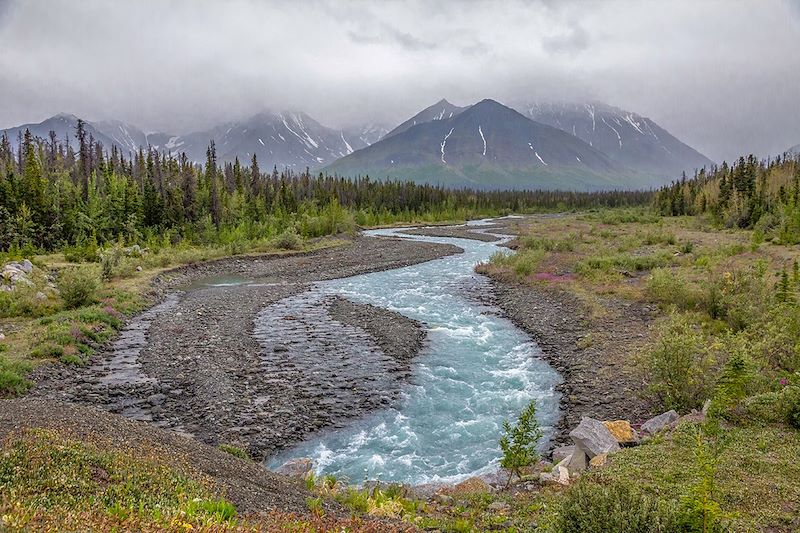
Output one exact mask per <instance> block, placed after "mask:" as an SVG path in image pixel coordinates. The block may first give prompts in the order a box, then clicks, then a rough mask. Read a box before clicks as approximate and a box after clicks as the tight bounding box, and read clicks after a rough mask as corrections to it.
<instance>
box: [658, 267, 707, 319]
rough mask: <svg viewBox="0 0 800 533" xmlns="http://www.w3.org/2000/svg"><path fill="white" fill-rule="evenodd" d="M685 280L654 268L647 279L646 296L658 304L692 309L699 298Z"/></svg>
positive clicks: (672, 273)
mask: <svg viewBox="0 0 800 533" xmlns="http://www.w3.org/2000/svg"><path fill="white" fill-rule="evenodd" d="M697 292H698V291H697V290H696V289H695V288H694V286H692V285H690V284H689V283H688V282H687V280H686V279H684V278H683V277H681V276H679V275H677V274H675V273H674V272H672V271H671V270H669V269H666V268H656V269H654V270H653V271H652V273H651V274H650V277H649V278H648V279H647V294H648V296H650V298H651V299H652V300H653V301H655V302H658V303H663V304H671V305H675V306H677V307H678V308H679V309H694V308H695V307H696V306H697V304H698V300H700V297H699V296H698V293H697Z"/></svg>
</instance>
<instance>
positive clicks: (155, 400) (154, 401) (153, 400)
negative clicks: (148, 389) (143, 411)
mask: <svg viewBox="0 0 800 533" xmlns="http://www.w3.org/2000/svg"><path fill="white" fill-rule="evenodd" d="M166 399H167V396H166V395H164V394H161V393H158V394H151V395H150V396H148V397H147V401H148V403H149V404H150V405H154V406H155V405H161V404H162V403H164V400H166Z"/></svg>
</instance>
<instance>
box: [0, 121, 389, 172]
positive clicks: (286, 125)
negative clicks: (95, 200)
mask: <svg viewBox="0 0 800 533" xmlns="http://www.w3.org/2000/svg"><path fill="white" fill-rule="evenodd" d="M77 123H78V117H76V116H75V115H69V114H59V115H56V116H54V117H51V118H49V119H47V120H44V121H42V122H40V123H36V124H23V125H22V126H18V127H15V128H9V129H7V130H3V131H0V134H2V133H6V134H7V135H8V137H9V140H10V141H11V142H12V144H14V145H16V143H17V140H18V134H19V133H20V132H24V131H25V129H29V130H30V131H31V133H32V134H33V135H34V136H36V137H41V138H44V139H46V138H48V137H49V135H50V131H54V132H55V133H56V136H57V138H58V139H59V140H62V141H64V140H66V139H69V140H70V144H71V145H72V146H73V148H74V147H76V146H77V139H76V138H75V129H76V127H77ZM86 131H87V133H89V134H91V135H92V137H93V138H94V139H95V140H96V141H99V142H101V143H102V144H103V146H104V147H106V148H107V149H108V148H110V147H111V146H112V145H115V146H117V147H118V148H119V149H120V150H122V152H123V153H128V152H136V151H138V150H139V148H140V147H142V148H145V149H146V148H147V147H148V146H152V147H153V148H155V149H157V150H159V151H162V152H171V153H173V154H178V153H186V156H187V157H188V158H189V159H190V160H191V161H196V162H198V163H202V162H205V160H206V150H207V148H208V145H209V143H210V142H211V141H212V140H213V141H214V143H215V146H216V150H217V159H218V160H219V161H233V160H234V159H235V158H237V157H238V158H239V160H240V161H242V162H243V163H245V162H249V161H250V160H251V159H252V156H253V154H256V156H257V157H258V160H259V164H260V166H261V168H265V169H266V168H271V167H272V166H277V167H278V168H279V169H282V168H287V167H288V168H292V169H295V170H305V168H306V167H308V168H311V169H317V168H319V167H321V166H323V165H326V164H328V163H331V162H333V161H334V160H336V159H337V158H339V157H343V156H345V155H348V154H350V153H352V152H354V151H355V150H358V149H361V148H364V147H366V146H369V145H370V144H371V143H373V142H376V141H377V140H379V139H380V138H382V137H383V136H384V135H385V134H386V132H387V130H386V128H384V127H381V126H378V125H372V124H370V125H366V126H363V127H353V128H349V129H347V130H336V129H332V128H328V127H326V126H323V125H322V124H320V123H319V122H317V121H316V120H314V119H313V118H311V117H310V116H308V115H307V114H305V113H299V112H278V113H260V114H258V115H255V116H253V117H251V118H249V119H246V120H242V121H236V122H230V123H227V124H224V125H221V126H217V127H215V128H212V129H210V130H206V131H198V132H194V133H190V134H187V135H171V134H167V133H149V134H147V133H145V132H143V131H142V130H141V129H139V128H137V127H136V126H133V125H131V124H127V123H124V122H121V121H117V120H109V121H98V122H89V121H86Z"/></svg>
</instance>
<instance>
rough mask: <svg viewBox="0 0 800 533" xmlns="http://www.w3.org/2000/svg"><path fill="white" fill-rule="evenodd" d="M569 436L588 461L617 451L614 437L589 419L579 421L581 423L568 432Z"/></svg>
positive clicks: (617, 446)
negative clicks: (587, 457) (596, 456)
mask: <svg viewBox="0 0 800 533" xmlns="http://www.w3.org/2000/svg"><path fill="white" fill-rule="evenodd" d="M569 436H570V437H571V438H572V441H573V442H574V443H575V446H576V447H577V448H580V449H582V450H583V451H584V452H585V453H586V455H588V456H589V459H591V458H592V457H594V456H595V455H600V454H601V453H610V452H615V451H617V450H619V444H618V443H617V439H615V438H614V435H612V434H611V432H610V431H609V430H608V428H607V427H605V426H604V425H603V423H602V422H600V421H599V420H595V419H594V418H589V417H588V416H585V417H583V419H581V423H580V424H578V426H577V427H576V428H575V429H573V430H572V431H570V432H569Z"/></svg>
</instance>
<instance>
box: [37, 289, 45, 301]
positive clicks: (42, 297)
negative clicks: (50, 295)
mask: <svg viewBox="0 0 800 533" xmlns="http://www.w3.org/2000/svg"><path fill="white" fill-rule="evenodd" d="M36 299H37V300H47V295H46V294H45V293H43V292H42V291H39V292H37V293H36Z"/></svg>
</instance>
